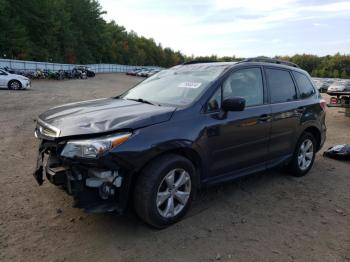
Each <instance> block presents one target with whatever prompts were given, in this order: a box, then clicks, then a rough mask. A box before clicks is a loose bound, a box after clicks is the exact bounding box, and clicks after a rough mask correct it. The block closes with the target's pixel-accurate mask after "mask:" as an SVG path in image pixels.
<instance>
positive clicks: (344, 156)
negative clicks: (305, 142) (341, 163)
mask: <svg viewBox="0 0 350 262" xmlns="http://www.w3.org/2000/svg"><path fill="white" fill-rule="evenodd" d="M323 156H326V157H329V158H334V159H338V160H350V144H343V145H335V146H332V147H330V148H328V149H327V150H326V151H325V152H324V153H323Z"/></svg>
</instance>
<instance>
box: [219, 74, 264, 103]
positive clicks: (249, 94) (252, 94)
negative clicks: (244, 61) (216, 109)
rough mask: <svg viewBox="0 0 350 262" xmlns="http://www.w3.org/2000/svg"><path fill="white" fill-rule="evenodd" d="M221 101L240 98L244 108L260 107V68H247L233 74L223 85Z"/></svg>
mask: <svg viewBox="0 0 350 262" xmlns="http://www.w3.org/2000/svg"><path fill="white" fill-rule="evenodd" d="M222 95H223V99H224V100H225V99H227V98H230V97H236V96H240V97H243V98H244V99H245V100H246V106H256V105H262V104H263V103H264V89H263V81H262V75H261V70H260V68H247V69H241V70H238V71H235V72H233V73H232V74H231V75H230V76H229V77H228V78H227V79H226V80H225V81H224V83H223V89H222Z"/></svg>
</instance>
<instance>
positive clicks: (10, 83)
mask: <svg viewBox="0 0 350 262" xmlns="http://www.w3.org/2000/svg"><path fill="white" fill-rule="evenodd" d="M30 85H31V82H30V80H29V79H28V78H27V77H25V76H21V75H16V74H11V73H9V72H6V71H5V70H2V69H0V87H7V88H8V89H10V90H19V89H29V88H30Z"/></svg>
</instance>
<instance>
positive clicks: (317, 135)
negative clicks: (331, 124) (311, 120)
mask: <svg viewBox="0 0 350 262" xmlns="http://www.w3.org/2000/svg"><path fill="white" fill-rule="evenodd" d="M306 132H308V133H311V134H312V135H313V136H314V138H315V140H316V143H317V150H319V149H320V144H321V132H320V130H318V128H317V127H314V126H310V127H308V128H306V129H305V130H304V133H306Z"/></svg>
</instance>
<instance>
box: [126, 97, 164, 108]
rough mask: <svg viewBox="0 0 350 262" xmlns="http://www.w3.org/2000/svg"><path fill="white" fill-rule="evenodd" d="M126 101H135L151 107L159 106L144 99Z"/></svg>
mask: <svg viewBox="0 0 350 262" xmlns="http://www.w3.org/2000/svg"><path fill="white" fill-rule="evenodd" d="M127 99H128V100H133V101H136V102H140V103H144V104H149V105H153V106H160V105H159V104H155V103H152V102H151V101H148V100H145V99H142V98H137V99H135V98H127Z"/></svg>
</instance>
